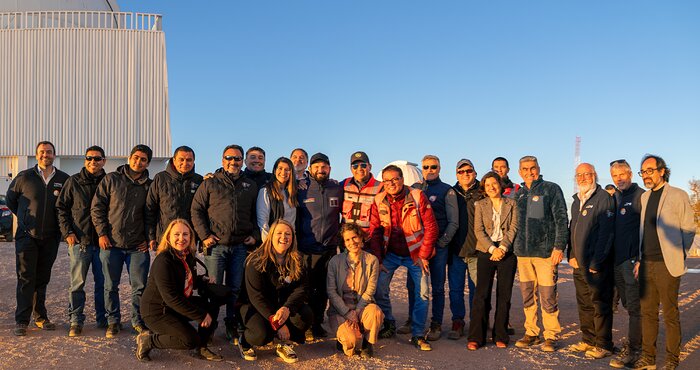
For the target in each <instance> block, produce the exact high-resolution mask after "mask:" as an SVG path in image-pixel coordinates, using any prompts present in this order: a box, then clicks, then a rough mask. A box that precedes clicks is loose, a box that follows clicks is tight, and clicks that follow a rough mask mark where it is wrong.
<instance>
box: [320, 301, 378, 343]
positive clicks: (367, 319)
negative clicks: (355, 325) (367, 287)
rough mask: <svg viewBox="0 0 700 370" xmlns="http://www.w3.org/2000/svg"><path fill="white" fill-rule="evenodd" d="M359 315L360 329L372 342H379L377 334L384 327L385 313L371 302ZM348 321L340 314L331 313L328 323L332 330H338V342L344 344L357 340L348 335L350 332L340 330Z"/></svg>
mask: <svg viewBox="0 0 700 370" xmlns="http://www.w3.org/2000/svg"><path fill="white" fill-rule="evenodd" d="M357 315H358V317H359V318H360V323H359V324H360V330H361V331H363V332H364V333H365V334H366V336H367V341H368V342H370V343H372V344H374V343H377V336H378V335H379V330H380V329H381V328H382V323H383V322H384V314H383V313H382V310H381V309H380V308H379V306H377V305H376V304H374V303H370V304H368V305H367V306H365V308H363V309H362V311H359V312H358V313H357ZM346 321H347V320H345V318H344V317H343V316H340V315H331V316H329V317H328V323H329V325H330V327H331V330H333V331H335V332H336V337H337V338H338V342H340V343H341V344H343V345H345V344H346V343H352V342H354V341H355V338H354V337H352V336H348V334H349V333H347V332H346V331H342V330H339V329H340V326H341V325H342V324H343V323H344V322H346Z"/></svg>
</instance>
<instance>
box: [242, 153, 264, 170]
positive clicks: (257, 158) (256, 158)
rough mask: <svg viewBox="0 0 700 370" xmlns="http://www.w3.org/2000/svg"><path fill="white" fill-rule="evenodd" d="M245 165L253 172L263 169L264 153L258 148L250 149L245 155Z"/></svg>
mask: <svg viewBox="0 0 700 370" xmlns="http://www.w3.org/2000/svg"><path fill="white" fill-rule="evenodd" d="M245 166H246V167H247V168H248V169H249V170H251V171H255V172H260V171H264V170H265V154H263V152H261V151H259V150H250V151H248V153H247V154H246V155H245Z"/></svg>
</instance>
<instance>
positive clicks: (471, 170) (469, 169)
mask: <svg viewBox="0 0 700 370" xmlns="http://www.w3.org/2000/svg"><path fill="white" fill-rule="evenodd" d="M465 173H474V170H473V169H471V168H467V169H466V170H457V174H458V175H464V174H465Z"/></svg>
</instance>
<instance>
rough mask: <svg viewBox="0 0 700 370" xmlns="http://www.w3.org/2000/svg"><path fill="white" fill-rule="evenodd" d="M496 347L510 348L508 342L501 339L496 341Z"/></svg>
mask: <svg viewBox="0 0 700 370" xmlns="http://www.w3.org/2000/svg"><path fill="white" fill-rule="evenodd" d="M545 343H546V341H545ZM496 347H497V348H508V343H506V342H501V341H500V340H498V341H496Z"/></svg>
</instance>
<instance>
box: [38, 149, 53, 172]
mask: <svg viewBox="0 0 700 370" xmlns="http://www.w3.org/2000/svg"><path fill="white" fill-rule="evenodd" d="M55 159H56V153H55V152H54V150H53V146H52V145H51V144H41V145H39V146H37V147H36V163H38V164H39V167H41V168H46V167H49V166H52V165H53V161H54V160H55Z"/></svg>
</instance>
